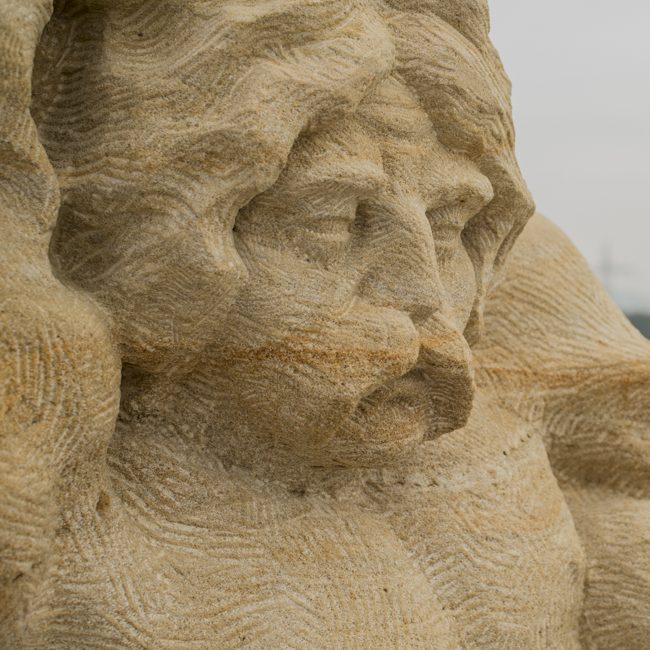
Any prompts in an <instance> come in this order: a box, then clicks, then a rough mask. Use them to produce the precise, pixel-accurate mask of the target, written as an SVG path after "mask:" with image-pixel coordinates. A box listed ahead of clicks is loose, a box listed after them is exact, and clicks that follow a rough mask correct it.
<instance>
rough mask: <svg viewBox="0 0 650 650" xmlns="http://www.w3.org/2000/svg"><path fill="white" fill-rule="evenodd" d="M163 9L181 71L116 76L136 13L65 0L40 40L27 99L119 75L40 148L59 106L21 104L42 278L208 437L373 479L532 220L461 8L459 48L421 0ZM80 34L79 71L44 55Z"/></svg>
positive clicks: (460, 362) (126, 57)
mask: <svg viewBox="0 0 650 650" xmlns="http://www.w3.org/2000/svg"><path fill="white" fill-rule="evenodd" d="M189 4H190V5H191V6H192V7H193V9H192V11H190V12H185V10H184V9H183V8H182V7H180V6H179V8H178V11H179V12H180V13H179V24H183V26H184V29H185V30H186V31H187V34H188V41H187V42H188V45H187V48H188V54H187V57H185V55H184V53H183V52H182V51H180V52H176V51H175V52H168V51H166V50H165V49H164V48H163V49H162V50H161V51H160V58H159V59H156V60H154V61H151V57H148V58H147V59H142V62H140V60H139V59H138V58H137V56H136V55H135V53H137V51H138V48H139V46H140V44H141V43H142V46H143V47H144V48H145V49H146V51H147V52H150V51H151V45H150V44H149V45H147V33H146V30H145V31H142V32H138V33H137V34H136V33H131V32H129V30H128V25H129V24H130V21H131V19H132V14H134V12H135V13H136V14H137V12H138V11H140V9H138V3H125V4H124V6H122V5H119V4H117V5H113V4H110V5H108V4H106V3H98V4H97V5H96V7H95V8H94V9H93V10H91V11H88V10H86V9H84V10H83V11H80V10H79V8H78V7H76V3H75V2H70V3H68V5H66V6H69V7H70V8H69V10H67V9H65V10H64V11H63V13H62V14H61V16H62V18H61V23H60V25H61V29H62V30H68V32H67V35H66V34H59V33H58V32H57V29H58V28H57V21H56V19H55V20H53V21H52V23H51V26H50V27H49V28H48V30H49V32H48V33H46V36H45V38H44V46H43V48H42V52H41V58H40V59H39V60H37V66H36V73H35V82H36V83H35V86H36V88H37V91H38V92H37V93H36V96H37V97H39V98H40V99H39V101H40V102H44V103H47V98H48V89H60V88H63V89H64V90H63V93H64V94H65V92H66V90H65V88H66V86H65V84H66V82H67V79H68V78H70V79H76V77H75V76H74V75H77V74H78V70H79V65H80V64H81V63H82V62H83V68H82V69H83V70H84V71H85V75H86V78H85V80H84V83H85V84H87V85H92V84H93V83H95V82H96V80H97V78H98V76H99V73H94V72H93V63H92V62H93V61H100V60H101V61H109V62H110V61H111V60H113V59H114V60H118V59H119V60H121V61H133V62H134V63H133V65H132V66H127V67H126V68H117V67H115V68H114V69H112V71H111V74H112V79H111V84H108V85H107V84H101V88H102V91H103V92H104V94H105V96H104V97H102V101H101V102H94V103H93V105H92V106H89V107H82V108H80V109H79V113H80V114H82V115H84V114H85V113H84V110H85V111H86V113H87V119H86V121H85V122H84V121H83V120H82V121H81V124H78V125H76V126H75V127H74V128H72V127H71V128H68V130H67V131H66V134H65V135H66V137H65V138H62V137H61V132H60V131H57V130H56V129H52V128H50V127H49V126H48V125H49V124H50V122H52V123H56V120H52V118H51V115H52V114H56V111H57V105H56V101H57V100H56V92H61V91H60V90H56V92H55V90H52V92H53V93H54V95H53V97H54V98H53V99H52V102H53V103H52V105H45V106H40V107H39V106H38V105H36V106H35V115H36V117H37V120H40V122H41V137H42V139H43V141H44V142H45V143H46V146H47V147H48V154H49V156H50V158H51V160H52V161H53V162H54V164H55V166H56V167H57V170H58V173H59V179H60V183H61V187H62V195H63V201H62V211H61V215H60V217H59V223H58V225H57V230H56V233H55V237H54V239H53V246H52V252H53V259H54V261H55V265H56V267H57V268H59V269H60V273H61V275H63V276H66V277H68V278H69V279H70V280H71V281H72V282H74V283H76V284H77V285H78V286H79V287H81V288H82V289H84V290H86V291H89V292H91V293H92V294H93V295H94V296H95V297H96V298H97V299H98V300H99V301H100V302H102V303H103V304H104V305H105V306H106V307H107V309H108V311H109V312H110V313H111V314H112V316H113V318H114V322H115V325H116V327H115V331H116V336H117V338H118V339H119V342H120V346H121V350H122V356H123V360H124V362H125V363H128V364H131V365H133V366H136V367H139V368H141V369H143V370H145V371H147V372H149V373H153V374H154V375H160V376H161V377H166V378H167V379H166V380H165V381H166V382H167V383H168V384H169V383H171V384H173V385H175V386H177V387H179V386H180V387H181V388H179V389H178V390H176V389H175V390H173V391H171V392H172V393H175V394H176V397H175V398H174V399H175V400H176V402H175V405H174V408H173V409H172V410H173V411H174V412H176V413H185V414H186V417H187V418H189V420H191V421H192V422H194V423H195V424H196V426H201V427H202V428H206V427H207V428H208V429H210V430H212V431H214V433H215V436H218V437H219V438H220V440H222V441H224V440H227V441H228V444H232V445H235V446H236V445H244V446H246V445H249V446H251V447H256V446H257V447H259V445H260V444H262V446H264V445H268V444H275V443H281V444H282V446H284V447H287V446H288V447H289V448H290V449H291V450H292V451H293V452H295V453H299V454H301V455H303V456H306V457H307V458H309V459H312V460H315V461H317V462H321V463H332V462H333V463H341V464H369V465H373V464H377V463H383V462H384V461H390V460H394V459H396V458H400V457H402V456H403V455H404V454H405V453H408V452H409V451H411V450H412V449H413V448H414V446H415V445H416V444H417V443H418V442H420V441H421V440H423V439H425V438H427V437H434V436H437V435H440V434H442V433H445V432H448V431H451V430H454V429H456V428H458V427H461V426H463V424H464V423H465V421H466V419H467V417H468V415H469V412H470V409H471V405H472V398H473V380H472V368H471V354H470V348H469V344H468V342H467V340H466V338H465V337H467V339H469V340H471V339H472V338H473V337H474V336H475V334H476V332H477V330H478V329H479V325H480V317H481V300H482V296H483V295H484V293H485V288H486V286H487V283H488V282H489V277H490V274H491V272H492V269H493V268H494V267H495V266H498V265H499V263H500V262H501V260H502V259H503V257H504V256H505V254H506V252H507V250H508V249H509V246H510V245H511V243H512V241H513V239H514V237H515V236H516V235H517V233H518V232H519V230H520V229H521V228H522V227H523V224H524V223H525V220H526V219H527V217H528V216H529V215H530V213H531V211H532V204H531V202H530V199H529V197H528V195H527V193H526V190H525V186H524V185H523V182H522V181H521V179H520V177H519V175H518V171H517V168H516V163H515V162H514V157H513V155H512V143H513V138H512V127H511V124H510V116H509V104H508V97H507V82H506V81H505V77H504V76H503V74H502V72H501V70H500V67H499V63H498V59H497V57H496V55H495V54H494V52H493V50H492V49H491V46H490V45H489V41H488V40H487V26H486V25H487V23H486V21H485V19H484V16H483V13H481V12H480V11H479V12H473V13H472V11H470V13H469V14H468V15H467V17H466V19H464V21H462V22H461V25H464V28H466V34H464V35H461V34H460V33H459V32H457V31H456V30H455V29H454V28H453V27H452V26H451V25H452V24H453V21H452V23H449V22H445V20H451V18H449V16H447V17H446V19H441V16H440V15H438V13H440V14H441V15H442V14H445V12H446V11H447V9H446V8H445V7H446V5H445V4H444V3H442V4H440V3H436V2H432V3H422V7H421V9H422V10H421V11H420V9H418V8H417V7H414V8H411V9H408V10H406V11H400V10H398V9H394V8H393V7H392V3H386V4H385V5H382V4H381V3H380V4H376V3H370V2H369V3H367V4H366V3H363V2H362V3H349V2H346V1H344V0H337V1H336V2H333V3H302V4H301V3H295V4H293V5H291V9H290V10H289V9H287V11H290V12H291V16H285V15H284V14H282V13H281V14H276V13H275V11H274V10H273V6H272V5H273V3H270V4H269V5H268V6H267V5H266V4H264V5H262V4H260V5H259V6H258V5H254V6H253V5H249V4H248V3H234V4H233V5H232V6H231V5H230V4H229V3H225V4H224V3H206V2H198V0H197V2H192V3H189ZM439 4H440V6H438V5H439ZM463 4H465V3H463ZM303 5H304V6H303ZM474 5H475V6H476V7H479V5H480V6H482V3H480V2H478V3H477V2H468V3H467V6H468V7H469V6H474ZM409 6H410V5H409ZM417 6H419V5H417ZM168 10H171V9H170V8H168ZM66 11H68V14H66V13H65V12H66ZM294 14H295V15H294ZM445 15H446V14H445ZM180 16H182V20H181V19H180ZM472 16H474V17H473V18H472ZM268 21H270V23H269V24H271V23H272V24H273V25H274V28H273V30H271V31H269V33H273V42H267V41H265V40H264V39H261V40H259V39H257V37H256V34H257V33H258V31H259V30H261V31H260V33H266V32H265V31H264V30H266V29H267V22H268ZM170 24H175V23H173V21H172V22H170ZM75 25H76V27H75ZM161 29H162V30H163V31H164V29H165V28H164V26H163V27H161ZM92 31H96V32H97V33H98V34H99V33H101V35H102V36H101V38H99V37H98V38H96V39H95V40H94V41H93V42H94V43H95V47H100V48H102V49H101V51H100V52H97V53H96V56H90V55H89V54H88V53H87V52H86V51H85V49H84V47H85V46H84V44H83V42H81V43H80V45H79V46H78V47H76V48H75V47H74V46H70V44H69V43H68V41H70V40H74V35H75V34H80V33H84V32H92ZM212 32H214V33H212ZM215 34H216V35H218V38H217V36H215ZM190 37H191V38H190ZM468 39H469V40H468ZM470 40H471V43H470ZM159 42H161V43H162V42H165V39H164V38H162V37H160V38H159ZM48 44H49V45H48ZM48 47H49V49H48ZM197 47H198V48H199V50H200V56H199V55H198V54H197ZM59 50H60V51H59ZM242 53H243V54H242ZM118 54H119V56H118ZM190 55H191V56H190ZM75 57H76V58H75ZM67 60H69V67H70V74H69V77H68V76H66V74H67V73H66V67H65V66H66V64H65V61H67ZM186 60H187V61H189V60H191V61H192V68H191V69H190V68H188V67H187V66H185V63H184V61H186ZM55 61H64V64H63V65H60V64H59V63H57V64H56V65H55V64H54V62H55ZM87 61H89V62H90V63H87ZM145 61H146V62H145ZM197 62H198V63H197ZM324 62H325V63H324ZM327 62H329V63H327ZM60 69H63V73H62V74H61V75H60V78H54V79H50V78H49V77H48V75H50V76H51V75H52V72H51V71H52V70H60ZM39 70H45V72H44V73H39ZM216 70H219V71H220V72H219V74H217V73H216V72H215V71H216ZM39 75H40V76H39ZM98 87H99V84H98ZM106 88H112V89H114V95H110V94H109V95H106ZM86 94H87V95H88V96H92V93H90V92H88V93H86ZM39 115H40V116H41V117H39ZM61 119H62V118H61ZM111 125H118V126H119V129H118V130H117V135H119V137H117V135H114V136H112V135H111V133H112V131H111V128H112V127H111ZM71 133H72V135H71ZM89 133H90V134H92V138H91V139H89V137H90V136H89ZM89 160H90V161H93V160H95V161H96V162H95V163H93V162H89ZM99 166H101V169H102V174H98V173H96V171H95V167H97V168H99ZM169 377H175V378H176V379H174V380H173V381H171V382H170V381H168V379H169ZM129 391H130V393H134V392H135V393H137V386H136V387H135V388H134V387H133V386H130V387H129ZM178 395H181V397H178ZM198 396H201V397H200V398H199V397H198ZM164 401H165V400H158V402H159V403H161V402H164ZM190 413H191V416H190Z"/></svg>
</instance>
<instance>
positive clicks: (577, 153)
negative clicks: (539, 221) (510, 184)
mask: <svg viewBox="0 0 650 650" xmlns="http://www.w3.org/2000/svg"><path fill="white" fill-rule="evenodd" d="M490 7H491V22H492V32H491V34H492V41H493V42H494V44H495V45H496V47H497V49H498V50H499V52H500V54H501V58H502V60H503V62H504V65H505V68H506V71H507V72H508V74H509V76H510V78H511V79H512V82H513V108H514V118H515V126H516V128H517V152H518V157H519V162H520V165H521V167H522V170H523V173H524V176H525V178H526V179H527V181H528V185H529V186H530V189H531V191H532V193H533V195H534V197H535V200H536V202H537V207H538V210H539V211H540V212H542V213H544V214H545V215H546V216H548V217H550V218H551V219H552V220H553V221H555V222H556V223H557V224H558V225H560V226H561V227H562V228H563V229H564V231H565V232H566V233H568V235H569V236H570V237H571V238H572V239H573V241H574V242H575V244H576V245H577V246H578V248H579V249H580V250H581V251H582V253H583V254H584V255H585V257H586V258H587V260H588V261H589V263H590V264H591V266H592V268H594V270H595V271H596V272H597V273H599V275H600V276H601V278H603V280H604V281H605V283H606V284H607V286H608V288H609V290H610V292H611V293H612V294H613V295H614V297H615V299H616V300H617V301H618V302H619V304H620V305H621V306H622V307H623V308H624V309H628V310H646V311H650V196H649V194H650V164H649V155H650V1H649V0H619V1H618V2H612V1H611V0H543V1H542V0H490ZM607 266H610V267H611V271H610V272H604V271H603V267H607Z"/></svg>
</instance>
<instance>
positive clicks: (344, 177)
mask: <svg viewBox="0 0 650 650" xmlns="http://www.w3.org/2000/svg"><path fill="white" fill-rule="evenodd" d="M491 199H492V187H491V185H490V182H489V180H488V179H487V178H486V177H485V176H483V175H482V174H481V173H480V172H479V170H478V168H477V167H476V165H474V164H472V163H471V162H470V161H469V160H467V159H466V158H463V157H462V156H459V155H456V154H453V153H451V152H449V151H448V150H447V149H446V148H445V147H444V146H442V145H441V144H440V143H439V142H438V140H437V138H436V134H435V132H434V129H433V127H432V124H431V122H430V120H429V118H428V117H427V115H426V113H425V112H424V111H423V110H422V109H421V108H420V107H419V106H418V104H417V102H416V101H415V99H414V98H413V96H412V94H411V93H410V92H409V90H408V89H407V88H406V87H405V86H404V85H403V84H401V83H399V82H398V81H396V80H395V79H387V80H386V81H384V82H383V83H382V84H381V86H380V87H379V88H378V89H377V91H376V92H375V93H373V94H372V95H371V96H370V97H368V98H367V99H366V100H364V102H363V103H362V105H361V106H360V108H359V111H358V112H357V113H356V114H354V115H353V116H351V117H349V118H348V119H344V120H339V121H337V122H334V123H332V124H330V125H328V126H327V128H325V129H322V130H319V131H318V132H316V133H311V134H306V135H304V136H303V137H301V139H300V140H299V141H298V142H297V143H296V145H294V148H293V150H292V152H291V155H290V157H289V161H288V164H287V166H286V167H285V169H284V171H283V172H282V174H281V175H280V177H279V179H278V181H277V182H276V183H275V184H274V185H273V187H271V188H270V189H269V190H268V191H266V192H264V193H262V194H260V195H259V196H257V197H255V198H254V199H253V200H252V201H251V202H250V203H249V204H248V205H247V206H246V207H245V208H244V209H243V210H242V211H241V212H240V213H239V215H238V217H237V220H236V222H235V242H236V245H237V248H238V250H239V252H240V255H241V256H242V259H243V260H244V263H245V264H246V267H247V270H248V281H247V283H246V286H245V287H244V288H243V289H242V291H241V293H240V294H239V296H238V298H237V300H236V302H235V304H234V306H233V308H232V309H231V311H230V314H229V317H228V319H227V320H226V322H225V323H224V325H223V328H222V330H221V332H220V335H219V336H218V338H217V341H216V343H215V345H214V347H211V348H209V349H208V350H207V351H206V353H207V354H209V356H210V362H211V364H212V368H213V370H212V375H211V380H210V381H211V382H212V383H213V385H214V395H215V402H214V404H215V411H216V412H217V413H219V416H218V417H219V419H220V421H221V426H223V427H233V428H235V429H237V430H238V431H242V430H246V429H248V430H254V431H258V432H259V431H260V429H265V430H266V433H267V434H268V435H269V436H273V437H275V438H280V439H281V440H282V441H283V442H286V443H289V444H292V446H296V447H297V451H302V452H307V453H310V452H314V451H315V450H317V451H318V453H319V454H321V455H322V454H324V455H325V456H326V457H327V459H328V460H335V461H338V462H342V463H344V462H351V461H352V460H354V461H357V462H366V463H373V462H376V461H379V460H385V459H387V458H392V457H394V456H395V455H400V454H402V453H404V452H405V451H407V450H410V449H411V448H412V447H413V445H414V444H416V443H417V442H419V441H421V440H422V439H423V438H424V437H426V436H430V435H436V434H439V433H443V432H445V431H449V430H452V429H455V428H457V427H458V426H462V424H463V423H464V421H465V419H466V418H467V416H468V414H469V409H470V407H471V403H472V392H473V387H472V372H471V364H470V352H469V347H468V345H467V343H466V342H465V340H464V338H463V335H462V332H463V329H464V327H465V325H466V323H467V321H468V319H469V314H470V311H471V309H472V306H473V304H474V300H475V297H476V295H475V294H476V281H475V272H474V267H473V265H472V262H471V260H470V258H469V256H468V254H467V251H466V250H465V247H464V245H463V242H462V239H461V233H462V230H463V228H464V225H465V223H466V222H467V221H468V220H469V219H471V218H472V217H473V216H474V215H476V214H477V213H478V212H479V211H480V210H481V209H482V208H483V207H484V206H485V205H486V204H487V203H489V202H490V200H491ZM332 436H333V439H332ZM296 442H297V443H298V444H295V443H296ZM306 442H307V443H308V444H307V445H305V443H306ZM321 460H324V459H322V458H321Z"/></svg>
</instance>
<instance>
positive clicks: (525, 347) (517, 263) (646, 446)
mask: <svg viewBox="0 0 650 650" xmlns="http://www.w3.org/2000/svg"><path fill="white" fill-rule="evenodd" d="M485 332H486V335H485V339H484V340H483V341H482V343H481V345H480V347H479V349H477V350H476V360H477V368H478V370H477V378H478V383H479V385H481V386H482V387H483V389H484V390H487V391H491V392H492V393H493V394H495V395H498V400H499V402H500V403H501V404H502V405H503V406H504V407H505V408H508V409H511V410H514V411H515V412H516V413H518V414H519V415H520V416H521V417H523V418H524V419H526V420H527V421H529V422H534V423H535V426H537V427H538V429H539V430H540V431H542V432H543V435H544V437H545V441H546V445H547V448H548V451H549V456H550V459H551V463H552V465H553V469H554V471H555V473H556V474H557V475H558V476H559V477H560V480H566V481H578V482H581V483H582V482H588V483H597V484H599V485H605V486H608V487H611V488H613V489H616V490H619V489H620V490H623V491H627V492H631V493H633V494H634V496H647V495H648V494H650V443H648V441H647V436H646V435H645V433H644V432H645V430H646V428H647V424H648V422H650V343H649V342H648V341H646V340H645V339H644V338H643V337H642V336H641V334H640V333H639V332H638V331H637V330H636V329H635V328H634V327H633V326H632V325H631V324H630V323H629V321H628V320H627V318H626V317H625V315H624V314H623V313H622V312H621V310H620V309H619V308H618V307H617V306H616V305H615V303H614V302H613V300H612V299H611V298H610V297H609V295H608V294H607V292H606V291H605V289H604V287H603V286H602V285H601V284H600V282H599V281H598V279H597V278H596V277H595V276H594V274H593V273H592V271H591V270H590V269H589V267H588V265H587V263H586V261H585V260H584V259H583V257H582V256H581V255H580V253H579V252H578V251H577V250H576V248H575V247H574V246H573V244H572V243H571V242H570V241H569V239H568V238H567V237H566V236H565V235H564V234H563V233H562V232H561V231H560V229H559V228H557V227H556V226H555V225H553V224H552V223H551V222H550V221H548V220H547V219H544V218H543V217H541V216H539V215H538V216H536V217H534V218H533V219H532V221H531V223H530V224H529V225H528V227H527V228H526V229H525V231H524V233H523V234H522V236H521V238H520V240H519V241H518V242H517V244H516V245H515V247H514V249H513V251H512V255H511V258H510V259H509V260H508V261H507V263H506V265H505V267H504V269H503V276H502V277H501V279H500V281H499V283H498V284H497V285H496V286H495V287H494V289H493V291H492V293H491V295H490V298H489V301H488V304H487V306H486V322H485ZM631 476H633V477H634V480H633V481H631V480H630V477H631Z"/></svg>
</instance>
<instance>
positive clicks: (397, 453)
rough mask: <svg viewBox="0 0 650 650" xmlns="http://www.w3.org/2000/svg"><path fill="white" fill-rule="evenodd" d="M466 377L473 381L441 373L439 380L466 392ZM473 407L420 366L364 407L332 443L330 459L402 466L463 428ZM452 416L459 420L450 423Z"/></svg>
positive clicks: (360, 406)
mask: <svg viewBox="0 0 650 650" xmlns="http://www.w3.org/2000/svg"><path fill="white" fill-rule="evenodd" d="M442 374H445V375H446V376H445V377H444V378H442V377H441V375H442ZM466 378H470V379H471V372H467V373H465V374H464V375H463V376H462V377H461V376H459V375H458V373H456V372H453V371H452V372H448V371H446V370H442V371H440V372H439V373H438V375H437V377H436V380H441V379H442V381H443V383H444V385H445V386H446V387H451V386H453V385H459V384H460V385H462V388H465V383H466V382H465V380H466ZM448 400H451V403H447V401H448ZM471 406H472V399H471V397H470V398H469V399H468V400H463V399H460V400H454V399H453V397H452V393H451V392H447V390H446V389H444V390H441V389H440V388H439V387H438V386H436V382H434V379H433V378H432V377H431V376H430V373H429V372H428V370H426V369H423V368H421V367H415V368H413V369H412V370H410V371H409V372H407V373H406V374H405V375H402V376H401V377H398V378H396V379H393V380H391V381H389V382H387V383H386V384H384V385H383V386H380V387H379V388H377V389H376V390H375V391H373V392H372V393H370V394H369V395H367V396H366V397H364V398H363V399H362V400H361V401H360V402H359V404H358V406H357V408H356V409H355V411H354V412H353V413H352V414H351V415H350V417H349V418H348V419H347V420H346V422H345V423H344V425H343V426H342V427H341V428H340V429H339V431H338V433H337V434H336V435H335V437H334V438H333V439H332V440H331V441H330V445H331V447H330V450H331V455H332V456H333V458H334V459H335V460H336V461H338V462H340V463H342V464H345V465H350V464H354V465H358V466H375V467H376V466H382V465H387V464H392V463H394V462H399V461H402V460H404V459H405V458H408V457H410V456H412V455H413V454H414V452H416V450H417V449H418V447H419V446H420V445H421V444H422V443H423V442H425V441H426V440H430V439H433V438H437V437H438V436H440V435H442V434H443V433H449V432H451V431H453V430H456V429H458V428H461V427H462V426H463V425H464V424H465V422H466V420H467V418H468V417H469V413H470V411H471ZM450 412H453V413H455V414H456V417H453V418H450V417H449V413H450Z"/></svg>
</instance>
